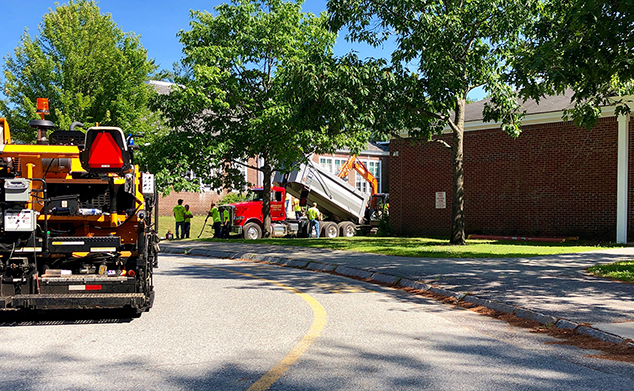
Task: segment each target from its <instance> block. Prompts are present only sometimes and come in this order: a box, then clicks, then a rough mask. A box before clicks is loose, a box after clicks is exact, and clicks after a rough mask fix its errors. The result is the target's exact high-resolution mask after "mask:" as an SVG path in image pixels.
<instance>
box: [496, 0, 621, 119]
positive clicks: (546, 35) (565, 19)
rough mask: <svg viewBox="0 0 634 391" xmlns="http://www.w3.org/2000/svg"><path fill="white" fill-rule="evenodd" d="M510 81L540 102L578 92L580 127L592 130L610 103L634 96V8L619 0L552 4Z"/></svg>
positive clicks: (529, 33)
mask: <svg viewBox="0 0 634 391" xmlns="http://www.w3.org/2000/svg"><path fill="white" fill-rule="evenodd" d="M511 65H512V68H511V69H512V72H511V73H510V77H509V78H508V81H509V82H510V83H512V84H513V85H516V86H518V87H519V88H520V91H521V93H522V95H523V96H525V97H528V98H533V99H537V100H539V99H540V98H542V97H544V96H547V95H554V94H562V93H563V92H564V91H566V90H567V89H572V91H573V92H574V95H573V101H574V102H575V109H574V110H572V111H570V112H569V113H568V114H569V115H570V116H571V117H573V118H574V120H575V123H576V124H577V125H585V126H587V127H592V126H593V125H594V124H595V123H596V121H597V119H598V117H599V114H600V112H601V109H600V107H601V106H604V105H611V104H615V103H616V104H617V107H619V111H623V112H626V113H629V108H628V107H627V106H626V105H622V104H621V102H620V99H621V98H620V97H622V96H624V95H631V94H634V83H633V81H634V9H633V8H632V4H631V3H629V2H624V1H619V0H565V1H562V0H546V1H544V6H543V7H542V8H541V11H540V13H539V14H538V15H537V17H536V18H535V23H534V24H533V25H532V27H531V29H529V30H526V33H525V36H524V42H523V43H522V45H521V46H520V50H518V52H517V56H516V57H515V59H514V60H513V61H512V63H511Z"/></svg>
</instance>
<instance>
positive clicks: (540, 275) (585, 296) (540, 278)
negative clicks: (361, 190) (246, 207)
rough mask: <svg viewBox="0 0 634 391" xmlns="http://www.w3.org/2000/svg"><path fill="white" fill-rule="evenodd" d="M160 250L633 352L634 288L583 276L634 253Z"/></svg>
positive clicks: (200, 245) (222, 246) (165, 246)
mask: <svg viewBox="0 0 634 391" xmlns="http://www.w3.org/2000/svg"><path fill="white" fill-rule="evenodd" d="M160 246H161V250H162V252H163V253H173V254H174V253H175V254H184V253H187V254H191V255H202V256H211V257H218V258H234V259H254V260H258V261H265V262H270V263H273V264H280V265H284V266H292V267H299V268H306V269H310V270H323V271H334V272H335V273H337V274H341V275H344V276H350V277H360V278H367V279H369V280H372V281H375V282H382V283H387V284H394V285H400V286H405V287H413V288H417V289H423V290H430V291H431V292H434V293H439V294H441V295H444V296H453V297H456V298H458V299H460V300H464V301H466V302H471V303H475V304H478V305H483V306H485V307H488V308H491V309H494V310H497V311H502V312H507V313H513V314H515V315H517V316H519V317H522V318H526V319H531V320H536V321H538V322H540V323H543V324H555V325H556V326H557V327H560V328H567V329H576V330H577V331H578V332H580V333H582V334H588V335H591V336H594V337H597V338H600V339H602V340H604V341H608V342H613V343H617V344H618V343H622V342H624V341H625V342H627V343H629V344H630V345H631V346H634V284H625V283H621V282H616V281H611V280H606V279H603V278H598V277H593V276H590V275H588V274H587V273H586V272H585V268H587V267H589V266H592V265H595V264H597V263H609V262H615V261H618V260H629V259H634V247H627V248H619V249H611V250H606V251H595V252H586V253H575V254H564V255H553V256H543V257H531V258H489V259H482V258H480V259H469V258H466V259H465V258H448V259H444V258H443V259H440V258H411V257H394V256H388V255H378V254H366V253H356V252H350V251H340V250H326V249H316V248H307V247H294V246H272V245H261V244H248V243H232V242H189V241H188V242H185V241H183V242H179V241H170V242H165V241H164V242H161V244H160ZM588 325H590V326H588Z"/></svg>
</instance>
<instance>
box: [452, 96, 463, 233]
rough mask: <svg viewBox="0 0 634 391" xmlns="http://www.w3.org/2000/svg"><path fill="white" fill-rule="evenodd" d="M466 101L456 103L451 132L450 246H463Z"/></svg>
mask: <svg viewBox="0 0 634 391" xmlns="http://www.w3.org/2000/svg"><path fill="white" fill-rule="evenodd" d="M465 105H466V101H465V99H459V100H458V102H457V103H456V117H455V124H456V129H454V132H453V143H452V145H451V158H452V160H453V200H452V203H451V239H450V242H451V244H458V245H464V244H465V243H466V242H465V225H464V167H463V158H464V156H463V143H464V110H465Z"/></svg>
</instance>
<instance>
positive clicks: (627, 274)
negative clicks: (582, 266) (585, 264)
mask: <svg viewBox="0 0 634 391" xmlns="http://www.w3.org/2000/svg"><path fill="white" fill-rule="evenodd" d="M588 271H589V272H590V273H591V274H594V275H595V276H599V277H607V278H613V279H615V280H619V281H628V282H634V261H621V262H615V263H610V264H604V265H596V266H592V267H590V268H588Z"/></svg>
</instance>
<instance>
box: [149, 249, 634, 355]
mask: <svg viewBox="0 0 634 391" xmlns="http://www.w3.org/2000/svg"><path fill="white" fill-rule="evenodd" d="M161 252H164V253H170V254H183V255H199V256H208V257H216V258H230V259H243V260H250V261H258V262H265V263H269V264H273V265H279V266H285V267H292V268H296V269H304V270H311V271H316V272H329V273H334V274H337V275H341V276H344V277H352V278H359V279H362V280H366V281H368V282H371V283H378V284H382V285H388V286H400V287H404V288H411V289H416V290H420V291H427V292H431V293H434V294H437V295H440V296H444V297H452V298H455V299H457V300H458V301H459V302H460V301H463V302H465V303H470V304H475V305H478V306H482V307H485V308H488V309H491V310H494V311H498V312H502V313H506V314H510V315H515V316H517V317H519V318H522V319H527V320H532V321H535V322H538V323H541V324H543V325H547V326H552V327H556V328H559V329H566V330H574V331H576V332H578V333H579V334H584V335H588V336H591V337H594V338H597V339H599V340H601V341H603V342H609V343H613V344H617V345H618V344H622V343H626V344H627V345H628V346H634V341H632V340H630V339H626V338H623V337H620V336H618V335H615V334H612V333H608V332H606V331H603V330H599V329H595V328H593V327H590V326H583V325H580V324H578V323H575V322H572V321H570V320H568V319H564V318H557V317H556V316H553V315H548V314H543V313H540V312H536V311H532V310H530V309H527V308H523V307H519V306H513V305H511V304H507V303H504V302H498V301H495V300H491V299H485V298H481V297H477V296H475V295H472V294H470V293H461V292H454V291H451V290H448V289H444V288H440V287H437V286H434V285H430V284H426V283H424V282H421V281H416V280H411V279H408V278H405V277H399V276H393V275H390V274H384V273H380V272H375V271H370V270H365V269H357V268H354V267H350V266H344V265H337V264H329V263H323V262H315V261H304V260H298V259H290V258H280V257H271V256H268V255H260V254H254V253H248V252H244V253H229V252H226V251H215V250H208V249H201V248H191V247H184V248H179V247H163V248H161Z"/></svg>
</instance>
